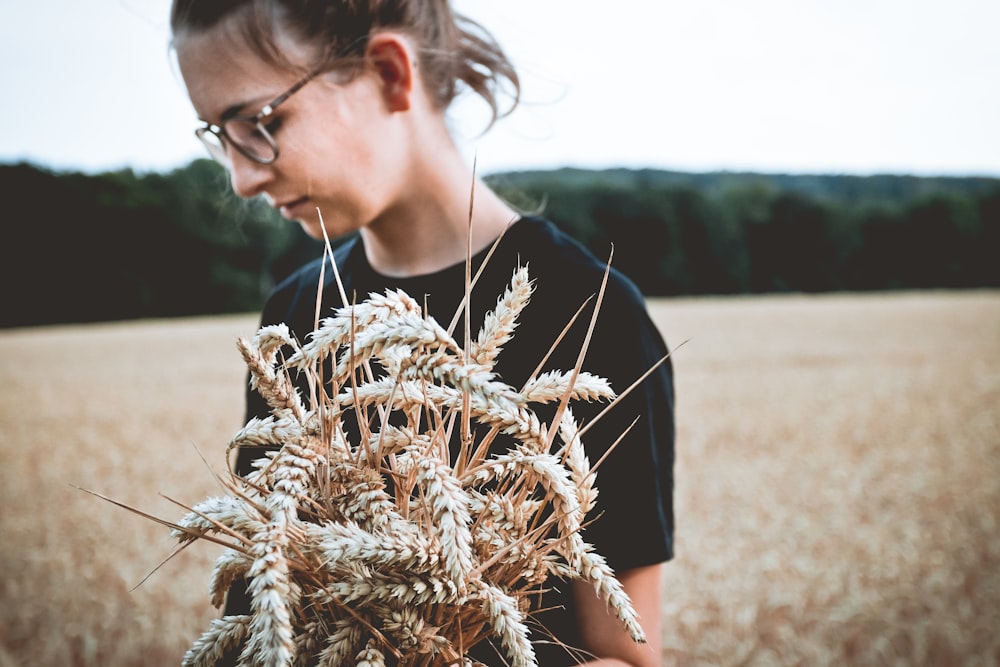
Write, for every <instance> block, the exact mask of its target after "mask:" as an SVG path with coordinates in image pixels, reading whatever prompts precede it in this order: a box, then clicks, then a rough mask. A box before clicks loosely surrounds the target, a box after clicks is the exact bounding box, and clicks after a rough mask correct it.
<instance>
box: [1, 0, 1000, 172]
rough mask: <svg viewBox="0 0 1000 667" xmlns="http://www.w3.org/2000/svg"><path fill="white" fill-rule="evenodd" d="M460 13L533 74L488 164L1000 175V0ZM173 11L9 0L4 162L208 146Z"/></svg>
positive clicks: (712, 3)
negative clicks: (175, 36)
mask: <svg viewBox="0 0 1000 667" xmlns="http://www.w3.org/2000/svg"><path fill="white" fill-rule="evenodd" d="M456 6H457V7H458V8H459V10H460V11H464V12H465V13H467V14H468V15H470V16H471V17H473V18H475V19H477V20H479V21H481V22H482V23H483V24H484V25H486V26H487V27H488V28H490V29H491V30H492V31H493V33H494V34H495V35H496V37H497V38H498V39H499V40H500V42H501V43H502V44H503V45H504V46H505V47H506V49H507V50H508V52H509V53H510V55H511V56H512V59H513V60H514V62H515V64H516V65H518V66H519V68H520V70H521V74H522V76H523V78H524V84H525V91H524V92H525V102H524V105H523V106H522V107H521V108H520V109H519V110H518V111H517V112H516V113H515V115H514V116H512V117H511V118H509V119H506V120H504V121H502V122H501V123H500V124H499V125H497V126H496V127H495V128H494V129H493V130H491V131H490V133H489V134H488V135H486V137H485V138H483V139H479V140H475V141H468V142H465V143H464V144H463V145H464V146H465V147H466V152H467V154H469V155H471V154H472V152H473V151H475V152H476V154H477V159H478V164H479V170H480V172H481V173H490V172H495V171H501V170H508V169H520V168H545V169H547V168H554V167H560V166H579V167H589V168H603V167H616V166H621V167H636V168H639V167H656V168H665V169H677V170H688V171H708V170H716V169H724V170H734V171H735V170H752V171H766V172H791V173H805V172H809V173H857V174H866V173H887V172H889V173H911V174H925V175H929V174H940V175H969V174H980V175H990V176H1000V39H998V37H997V29H998V26H1000V2H997V0H695V1H693V2H692V1H690V0H685V1H683V2H682V1H680V0H668V1H664V0H615V1H614V2H610V1H609V0H603V1H602V2H597V1H596V0H456ZM168 7H169V0H86V1H83V0H41V1H39V2H30V1H28V0H21V1H18V0H0V62H2V63H3V67H2V70H0V90H2V91H3V93H4V97H5V100H4V103H3V105H2V107H0V162H4V163H10V162H15V161H18V160H20V159H27V160H30V161H32V162H35V163H37V164H42V165H45V166H49V167H53V168H56V169H80V170H84V171H103V170H107V169H116V168H119V167H125V166H128V167H133V168H135V169H137V170H140V171H146V170H165V169H171V168H173V167H176V166H181V165H183V164H186V163H187V162H188V161H189V160H190V159H192V158H194V157H201V156H202V152H201V148H200V145H199V144H198V143H197V142H196V139H195V138H194V135H193V134H192V129H193V128H194V126H195V115H194V113H193V111H192V110H191V108H190V106H189V105H188V102H187V99H186V97H185V95H184V91H183V87H182V85H181V84H180V82H179V80H178V79H177V77H176V76H175V75H174V73H173V71H172V69H171V65H170V58H169V56H168V52H167V38H168V37H167V25H166V24H167V12H168ZM457 116H458V117H459V119H461V118H467V117H471V118H480V117H481V116H482V107H481V106H480V105H478V104H475V103H466V104H463V105H460V107H459V109H458V110H457ZM459 122H460V123H461V122H462V121H461V120H460V121H459ZM466 125H467V123H466Z"/></svg>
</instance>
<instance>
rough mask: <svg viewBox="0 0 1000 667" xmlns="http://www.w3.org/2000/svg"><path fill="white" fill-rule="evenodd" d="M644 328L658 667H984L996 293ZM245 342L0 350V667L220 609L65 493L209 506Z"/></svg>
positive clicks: (201, 331)
mask: <svg viewBox="0 0 1000 667" xmlns="http://www.w3.org/2000/svg"><path fill="white" fill-rule="evenodd" d="M651 309H652V312H653V314H654V316H655V317H656V320H657V322H658V323H659V324H660V326H661V328H662V330H663V332H664V335H665V337H666V338H667V340H668V342H669V343H670V344H671V345H672V346H674V347H676V351H675V353H674V366H675V374H676V384H677V394H678V404H677V411H678V443H677V449H678V453H677V466H676V474H677V519H678V530H677V558H676V559H675V560H674V561H673V562H672V563H671V564H670V565H668V567H667V575H666V578H665V581H664V586H663V605H664V607H663V609H664V636H663V640H664V656H663V657H664V660H663V662H664V665H678V666H688V665H699V666H703V665H705V666H707V665H782V666H783V665H831V666H832V665H928V666H929V665H969V666H972V665H997V664H1000V630H998V629H1000V291H971V292H925V293H897V294H870V295H823V296H808V297H807V296H798V295H790V296H768V297H753V298H747V297H739V298H714V299H670V300H656V301H653V302H651ZM529 311H530V306H529ZM255 328H256V319H255V317H254V316H252V315H249V316H226V317H214V318H192V319H181V320H164V321H149V322H131V323H120V324H104V325H81V326H65V327H46V328H37V329H19V330H7V331H0V386H2V387H3V400H2V401H0V447H2V453H3V462H4V465H5V470H4V478H3V483H2V485H0V500H2V503H3V513H2V515H0V566H2V567H3V571H4V576H3V578H2V579H0V602H2V607H0V667H8V666H14V665H16V666H25V667H28V666H30V667H35V666H38V667H49V666H53V667H54V666H56V665H59V666H88V667H89V666H96V665H101V666H112V667H118V666H122V667H131V666H136V667H138V666H140V665H176V664H178V663H179V662H180V658H181V656H182V655H183V653H184V651H185V650H186V649H187V648H188V646H189V645H190V643H191V642H192V641H193V640H194V639H195V638H197V636H198V635H199V634H200V633H201V631H202V630H203V629H204V628H205V627H206V626H207V624H208V621H209V620H210V619H211V618H213V617H214V616H215V615H216V611H215V610H214V609H213V608H212V607H211V605H210V604H209V597H208V592H207V586H208V581H209V573H210V571H211V568H212V564H213V562H214V560H215V558H216V556H217V555H218V553H219V551H218V548H216V547H214V546H213V545H211V544H207V543H196V544H194V545H193V546H191V547H190V548H188V549H187V550H185V551H183V552H182V553H180V554H178V555H176V556H175V557H173V558H170V559H169V560H168V557H169V556H171V554H172V553H173V548H174V544H175V542H174V541H173V540H171V539H170V538H169V535H168V529H167V528H165V527H163V526H160V525H158V524H156V523H154V522H153V521H151V520H149V519H145V518H142V517H140V516H138V515H136V514H133V513H131V512H129V511H127V510H124V509H121V508H119V507H116V506H114V505H112V504H111V503H109V502H107V501H105V500H102V499H100V498H97V497H95V496H93V495H91V494H88V493H86V492H85V491H83V490H81V489H88V490H91V491H95V492H98V493H101V494H104V495H106V496H108V497H111V498H114V499H116V500H119V501H121V502H124V503H127V504H129V505H132V506H134V507H136V508H139V509H142V510H144V511H147V512H149V513H151V514H153V515H155V516H159V517H163V518H167V519H170V520H176V519H178V518H180V516H181V515H182V514H183V513H184V510H182V509H181V508H180V507H178V506H177V505H175V504H173V503H172V502H171V501H170V500H169V499H168V498H172V499H174V500H177V501H180V502H183V503H187V504H191V503H194V502H197V501H199V500H202V499H203V498H205V497H206V496H209V495H216V494H219V493H220V489H219V487H218V486H217V484H216V482H215V481H214V479H213V470H214V471H219V470H221V469H222V468H223V466H224V464H225V462H224V455H223V452H224V450H225V444H226V443H227V442H228V440H229V439H230V438H231V437H232V436H233V435H234V433H235V431H236V430H237V429H238V428H239V426H241V425H242V423H241V422H242V388H241V387H242V384H243V382H244V374H245V368H244V366H243V362H242V360H241V358H240V356H239V354H238V353H237V351H236V347H235V340H236V338H237V337H238V336H241V335H249V334H252V333H253V332H254V330H255ZM681 343H683V344H681ZM598 486H600V477H599V476H598ZM164 561H166V562H164ZM161 563H162V565H161Z"/></svg>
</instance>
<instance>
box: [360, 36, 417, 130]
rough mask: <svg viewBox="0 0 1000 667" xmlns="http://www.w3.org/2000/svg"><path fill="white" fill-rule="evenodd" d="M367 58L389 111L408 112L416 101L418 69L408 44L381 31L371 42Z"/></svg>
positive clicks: (398, 37)
mask: <svg viewBox="0 0 1000 667" xmlns="http://www.w3.org/2000/svg"><path fill="white" fill-rule="evenodd" d="M367 55H368V60H369V62H370V63H371V64H372V66H373V67H374V68H375V74H376V75H377V76H378V80H379V83H380V87H381V90H382V96H383V98H384V99H385V101H386V105H387V106H388V108H389V110H390V111H408V110H409V109H410V107H411V106H412V102H413V100H412V97H413V81H414V66H415V62H414V60H413V58H412V57H411V51H410V46H409V43H408V42H407V41H406V40H405V39H403V38H402V37H400V36H399V35H398V34H395V33H391V32H380V33H377V34H375V35H373V36H372V37H371V39H370V40H369V41H368V51H367Z"/></svg>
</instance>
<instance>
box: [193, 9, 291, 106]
mask: <svg viewBox="0 0 1000 667" xmlns="http://www.w3.org/2000/svg"><path fill="white" fill-rule="evenodd" d="M174 50H175V52H176V55H177V65H178V68H179V69H180V74H181V78H182V79H183V81H184V86H185V88H186V89H187V94H188V98H189V99H190V100H191V104H192V106H194V109H195V111H196V112H197V113H198V116H199V118H202V119H203V120H207V121H211V122H217V121H218V120H219V117H220V116H221V115H222V113H223V112H224V111H226V110H227V109H231V108H232V107H235V106H242V105H248V104H251V103H254V102H266V101H267V100H268V99H269V98H270V97H273V96H275V95H277V94H279V93H280V92H281V91H282V90H284V89H285V88H287V87H288V86H289V85H291V84H292V83H294V82H295V81H296V80H297V79H298V78H299V77H300V76H301V70H298V69H296V66H301V67H302V68H304V67H305V66H306V64H307V63H306V59H305V57H304V55H303V54H302V53H297V52H296V51H297V50H296V49H289V50H285V49H283V53H285V54H286V57H287V58H288V60H289V65H288V66H281V65H278V64H275V63H272V62H270V61H269V60H268V59H266V58H264V57H263V56H262V55H261V54H260V53H259V52H258V51H257V50H256V49H255V48H254V47H253V46H252V45H251V44H250V43H249V42H248V41H247V39H246V38H245V37H243V36H242V35H241V34H240V33H239V31H238V30H235V29H233V27H232V25H231V24H227V23H225V22H224V23H223V24H220V25H219V26H217V27H213V28H210V29H207V30H199V31H188V32H185V33H183V34H180V35H178V36H176V37H175V39H174Z"/></svg>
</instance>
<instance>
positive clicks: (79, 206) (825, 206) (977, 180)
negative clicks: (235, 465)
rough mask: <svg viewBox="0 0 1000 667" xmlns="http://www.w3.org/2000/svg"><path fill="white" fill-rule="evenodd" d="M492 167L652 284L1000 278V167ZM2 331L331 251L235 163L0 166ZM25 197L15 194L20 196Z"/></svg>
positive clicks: (532, 207) (139, 313)
mask: <svg viewBox="0 0 1000 667" xmlns="http://www.w3.org/2000/svg"><path fill="white" fill-rule="evenodd" d="M486 180H487V181H488V182H489V183H490V185H492V186H493V187H494V188H495V189H496V190H497V191H498V192H500V193H501V195H503V196H504V197H506V198H507V199H508V201H510V202H511V203H512V204H513V205H515V206H516V207H517V208H518V209H519V210H521V211H524V212H525V213H541V214H543V215H545V216H546V217H548V218H550V219H551V220H552V221H553V222H555V223H556V224H557V225H559V226H561V227H563V228H564V229H566V230H567V231H568V232H569V233H570V234H572V235H573V236H574V237H576V238H577V239H578V240H580V242H581V243H583V244H584V245H586V246H587V247H589V248H590V249H591V250H593V251H594V252H595V253H596V254H597V255H598V256H599V257H602V258H605V257H609V256H611V250H612V248H613V259H612V262H613V265H614V266H616V267H617V268H618V269H620V270H621V271H623V272H624V273H626V274H627V275H629V276H630V277H631V278H632V279H633V280H635V281H636V283H637V284H638V286H639V287H640V288H641V289H642V290H643V292H644V293H645V294H646V295H647V296H678V295H709V294H740V293H765V292H785V291H799V292H824V291H845V290H847V291H857V290H893V289H926V288H979V287H998V286H1000V179H994V178H983V177H968V178H964V177H963V178H958V177H954V178H943V177H916V176H892V175H879V176H867V177H862V176H846V175H777V174H776V175H768V174H752V173H746V174H740V173H729V172H720V173H705V174H690V173H682V172H670V171H660V170H641V169H640V170H627V169H616V170H601V171H589V170H574V169H563V170H552V171H538V172H513V173H503V174H494V175H490V176H487V177H486ZM0 193H2V195H3V196H4V197H5V201H8V202H20V203H21V206H17V207H16V210H17V211H19V212H16V213H15V212H11V213H9V214H8V215H9V216H10V218H9V220H8V223H7V225H6V229H5V242H4V248H5V249H6V253H5V255H6V257H5V261H4V262H2V263H0V267H2V268H0V272H2V273H0V277H2V279H3V284H4V285H5V290H4V291H5V297H4V308H3V311H2V312H3V317H2V319H0V327H13V326H35V325H42V324H54V323H68V322H96V321H109V320H125V319H134V318H149V317H173V316H191V315H202V314H219V313H233V312H247V311H256V310H258V309H259V308H260V306H261V305H262V303H263V299H264V297H265V296H266V294H267V292H268V291H269V290H270V288H271V287H272V286H273V285H274V284H275V283H276V281H278V280H280V279H281V278H283V277H284V276H286V275H287V274H288V273H289V272H290V271H291V270H293V269H294V268H295V267H296V266H298V265H299V264H301V263H302V262H303V261H305V260H307V259H309V258H311V257H316V256H319V255H320V254H321V252H322V247H321V245H320V244H319V243H317V242H315V241H313V240H311V239H309V238H308V237H307V236H306V235H305V234H304V233H303V232H302V231H301V229H300V228H299V227H298V225H295V224H290V223H289V222H288V221H285V220H282V219H281V218H280V217H279V216H278V215H277V213H276V212H274V211H273V210H272V209H270V208H269V207H267V206H266V205H264V204H263V202H259V201H244V200H240V199H238V198H237V197H235V195H233V194H232V192H231V190H230V189H229V186H228V183H227V180H226V175H225V172H224V171H223V170H222V168H221V167H219V166H218V165H216V164H215V163H213V162H211V161H209V160H195V161H193V162H191V163H190V164H189V165H186V166H184V167H182V168H179V169H176V170H173V171H170V172H166V173H136V172H134V171H132V170H122V171H114V172H107V173H101V174H82V173H77V172H56V171H51V170H48V169H46V168H44V167H40V166H37V165H32V164H28V163H21V164H9V165H0ZM9 210H12V211H13V210H14V207H13V206H12V207H11V209H9Z"/></svg>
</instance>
